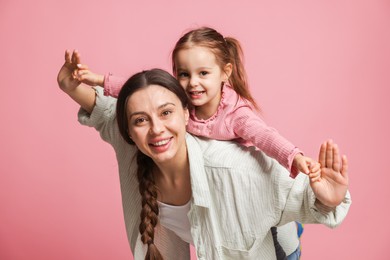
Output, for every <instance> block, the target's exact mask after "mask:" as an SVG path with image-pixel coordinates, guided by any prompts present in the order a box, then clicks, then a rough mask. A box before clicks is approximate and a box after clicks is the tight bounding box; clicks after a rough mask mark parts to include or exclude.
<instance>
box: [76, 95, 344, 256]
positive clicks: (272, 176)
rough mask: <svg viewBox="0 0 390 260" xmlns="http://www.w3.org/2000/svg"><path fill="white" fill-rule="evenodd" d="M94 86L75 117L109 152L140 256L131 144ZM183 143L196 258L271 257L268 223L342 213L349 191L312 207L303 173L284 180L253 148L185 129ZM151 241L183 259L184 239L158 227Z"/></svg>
mask: <svg viewBox="0 0 390 260" xmlns="http://www.w3.org/2000/svg"><path fill="white" fill-rule="evenodd" d="M96 90H97V98H96V106H95V108H94V110H93V112H92V114H91V115H89V114H88V113H86V112H85V111H84V110H80V112H79V121H80V122H81V123H82V124H84V125H88V126H93V127H95V128H96V129H97V130H98V131H99V132H100V136H101V138H102V139H103V140H105V141H107V142H108V143H110V144H111V145H112V146H113V148H114V150H115V153H116V156H117V160H118V168H119V176H120V185H121V192H122V205H123V211H124V220H125V224H126V231H127V236H128V240H129V243H130V247H131V250H132V252H133V255H134V259H136V260H137V259H144V256H145V253H146V246H145V245H143V244H142V242H141V240H140V234H139V231H138V226H139V223H140V217H139V216H140V211H141V196H140V194H139V191H138V181H137V177H136V168H137V166H136V162H135V161H134V156H135V154H136V152H137V148H136V147H135V146H133V145H129V144H127V143H126V142H125V141H124V140H123V138H122V137H121V135H120V133H119V130H118V127H117V123H116V119H115V106H116V99H113V98H110V97H105V96H103V91H102V89H101V88H100V87H98V88H96ZM186 143H187V150H188V158H189V161H190V176H191V188H192V196H193V198H192V203H191V210H190V212H189V213H188V217H189V222H190V225H191V234H192V238H193V241H194V247H195V251H196V254H197V257H198V259H213V260H214V259H275V257H276V256H275V248H274V244H273V240H272V234H271V231H270V228H271V227H272V226H280V225H283V224H285V223H289V222H291V221H294V220H298V221H300V222H301V223H323V224H325V225H327V226H329V227H336V226H337V225H339V224H340V223H341V222H342V220H343V219H344V218H345V216H346V214H347V212H348V209H349V206H350V204H351V200H350V195H349V193H347V195H346V198H345V199H344V201H343V203H341V204H340V205H339V206H338V207H336V208H335V209H332V210H330V209H326V208H325V207H321V208H319V207H318V205H315V204H314V203H315V196H314V193H313V191H312V190H311V188H310V185H309V182H308V178H307V176H305V175H303V174H300V175H298V176H297V178H296V179H295V180H294V179H291V178H290V177H289V173H288V171H287V170H285V168H283V167H282V166H281V165H280V164H278V163H277V162H276V161H275V160H273V159H271V158H269V157H267V156H265V155H264V154H263V153H261V152H259V151H254V149H248V148H244V147H241V146H239V145H237V144H236V143H234V142H229V141H216V140H206V139H202V138H198V137H194V136H192V135H189V134H188V135H187V136H186ZM293 224H294V225H295V223H293ZM284 235H286V234H284ZM294 235H295V236H296V230H295V234H291V235H290V236H291V237H294ZM282 240H283V239H282ZM284 241H288V238H286V239H284ZM155 244H156V246H157V247H158V249H159V250H160V252H161V253H162V254H163V256H164V257H165V259H190V252H189V246H188V243H186V242H184V241H183V240H182V239H180V238H179V237H178V236H177V235H176V234H175V233H174V232H172V231H170V230H168V229H166V228H165V227H163V226H161V225H158V226H157V227H156V231H155ZM282 246H283V247H284V245H282Z"/></svg>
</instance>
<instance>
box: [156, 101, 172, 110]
mask: <svg viewBox="0 0 390 260" xmlns="http://www.w3.org/2000/svg"><path fill="white" fill-rule="evenodd" d="M169 105H172V106H176V105H175V104H174V103H171V102H167V103H165V104H162V105H160V106H158V109H161V108H164V107H166V106H169Z"/></svg>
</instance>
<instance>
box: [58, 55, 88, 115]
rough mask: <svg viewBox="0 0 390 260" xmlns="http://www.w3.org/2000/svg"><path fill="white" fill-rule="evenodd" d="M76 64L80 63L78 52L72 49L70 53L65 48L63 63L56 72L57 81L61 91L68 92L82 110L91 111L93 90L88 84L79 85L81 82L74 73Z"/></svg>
mask: <svg viewBox="0 0 390 260" xmlns="http://www.w3.org/2000/svg"><path fill="white" fill-rule="evenodd" d="M77 64H80V55H79V53H78V52H77V51H76V50H74V51H73V53H72V55H71V54H70V52H69V51H68V50H66V51H65V63H64V65H62V67H61V69H60V71H59V72H58V76H57V82H58V85H59V86H60V89H61V90H62V91H64V92H65V93H66V94H68V95H69V96H70V97H71V98H72V99H73V100H74V101H76V102H77V103H78V104H79V105H80V106H81V107H82V108H83V109H84V110H86V111H87V112H88V113H91V112H92V110H93V108H94V107H95V100H96V94H95V90H94V89H92V88H90V87H88V86H85V85H80V83H81V82H80V80H79V79H78V78H77V75H76V74H75V73H76V71H77Z"/></svg>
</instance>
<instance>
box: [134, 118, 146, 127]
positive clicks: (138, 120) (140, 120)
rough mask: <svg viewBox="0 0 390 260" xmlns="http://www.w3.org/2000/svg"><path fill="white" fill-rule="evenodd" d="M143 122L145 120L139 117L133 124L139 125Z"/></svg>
mask: <svg viewBox="0 0 390 260" xmlns="http://www.w3.org/2000/svg"><path fill="white" fill-rule="evenodd" d="M145 121H146V119H145V118H143V117H140V118H137V119H135V120H134V124H136V125H140V124H142V123H144V122H145Z"/></svg>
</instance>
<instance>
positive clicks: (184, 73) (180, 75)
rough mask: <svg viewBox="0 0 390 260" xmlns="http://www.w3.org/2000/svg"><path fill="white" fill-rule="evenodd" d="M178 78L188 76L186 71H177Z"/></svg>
mask: <svg viewBox="0 0 390 260" xmlns="http://www.w3.org/2000/svg"><path fill="white" fill-rule="evenodd" d="M178 75H179V78H188V73H187V72H179V74H178Z"/></svg>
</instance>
